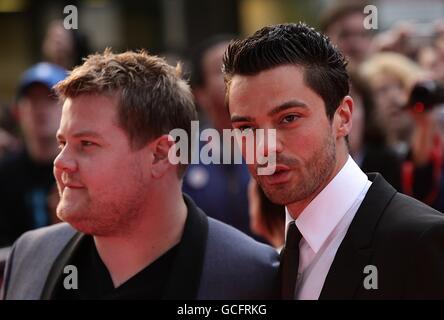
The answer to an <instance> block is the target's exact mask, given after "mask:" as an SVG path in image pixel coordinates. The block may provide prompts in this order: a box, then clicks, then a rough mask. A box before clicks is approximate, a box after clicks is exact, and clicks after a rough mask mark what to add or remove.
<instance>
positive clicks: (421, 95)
mask: <svg viewBox="0 0 444 320" xmlns="http://www.w3.org/2000/svg"><path fill="white" fill-rule="evenodd" d="M440 104H444V86H443V85H442V84H440V83H439V82H437V81H435V80H426V81H421V82H418V83H417V84H416V85H415V86H414V87H413V89H412V91H411V93H410V97H409V101H408V103H407V108H411V109H413V110H414V111H416V112H423V111H429V110H431V109H433V108H434V107H436V106H437V105H440Z"/></svg>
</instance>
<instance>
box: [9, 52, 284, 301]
mask: <svg viewBox="0 0 444 320" xmlns="http://www.w3.org/2000/svg"><path fill="white" fill-rule="evenodd" d="M55 89H56V91H57V92H58V94H59V96H60V97H61V98H62V99H63V100H64V105H63V111H62V119H61V123H60V128H59V130H58V133H57V140H58V142H59V145H60V153H59V155H58V157H57V158H56V160H55V161H54V175H55V177H56V180H57V185H58V189H59V193H60V203H59V204H58V207H57V215H58V217H59V218H60V219H62V220H63V221H65V223H62V224H59V225H56V226H53V227H49V228H44V229H40V230H37V231H33V232H30V233H27V234H25V235H24V236H23V237H21V238H20V239H19V240H18V241H17V242H16V244H15V245H14V247H13V250H12V253H11V256H10V258H9V261H8V264H7V270H6V273H5V284H4V288H3V297H4V298H6V299H40V298H42V299H74V300H76V299H265V298H273V297H274V294H275V287H276V286H275V283H276V281H275V276H276V270H277V269H276V268H277V256H276V253H275V252H274V250H273V249H272V248H270V247H267V246H265V245H262V244H259V243H257V242H255V241H254V240H252V239H251V238H248V237H247V236H245V235H244V234H242V233H241V232H239V231H237V230H235V229H233V228H231V227H229V226H227V225H225V224H223V223H220V222H217V221H215V220H213V219H211V218H207V216H206V215H205V214H204V213H203V212H202V211H201V210H200V209H199V208H198V207H197V206H196V205H195V204H194V203H193V201H192V200H191V199H190V198H189V197H187V196H186V195H183V194H182V192H181V182H182V181H181V177H182V174H183V171H184V165H181V166H180V167H179V166H178V165H175V164H172V163H171V161H169V158H168V153H169V151H170V149H171V148H174V141H172V140H171V139H169V132H170V131H171V130H173V129H183V130H185V131H186V132H187V133H188V136H190V131H191V121H192V120H195V119H196V111H195V107H194V104H193V97H192V95H191V93H190V89H189V87H188V84H187V83H186V82H185V81H184V80H183V79H182V78H181V76H180V70H179V68H174V67H171V66H169V65H168V64H167V63H166V62H165V61H164V60H163V59H161V58H159V57H155V56H151V55H148V54H147V53H145V52H143V51H142V52H138V53H135V52H125V53H122V54H113V53H112V52H111V51H110V50H106V51H105V52H104V53H103V54H96V55H92V56H89V57H88V59H86V61H85V63H84V64H83V65H81V66H79V67H77V68H75V69H74V70H73V71H72V73H71V74H70V76H69V77H68V78H67V79H66V80H64V81H62V82H60V83H59V84H57V86H56V88H55ZM233 244H235V245H233ZM31 268H32V269H31ZM31 270H32V272H31ZM258 279H259V280H260V281H258Z"/></svg>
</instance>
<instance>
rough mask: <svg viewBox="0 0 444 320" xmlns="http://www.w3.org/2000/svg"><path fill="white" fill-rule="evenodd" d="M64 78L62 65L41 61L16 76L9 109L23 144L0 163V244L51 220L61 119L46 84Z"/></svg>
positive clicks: (7, 243)
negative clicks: (51, 197)
mask: <svg viewBox="0 0 444 320" xmlns="http://www.w3.org/2000/svg"><path fill="white" fill-rule="evenodd" d="M66 76H67V71H66V70H64V69H63V68H60V67H58V66H56V65H53V64H50V63H45V62H42V63H38V64H36V65H34V66H32V67H31V68H29V69H28V70H26V71H25V72H24V73H23V75H22V77H21V80H20V83H19V86H18V90H17V97H16V101H15V103H14V106H13V112H14V115H15V116H16V118H17V121H18V123H19V125H20V129H21V133H22V137H23V142H24V148H23V150H20V151H19V152H16V153H14V154H10V155H7V156H5V157H4V158H3V159H2V160H1V162H0V248H1V247H7V246H10V245H11V244H12V243H13V242H14V241H15V240H16V239H17V238H18V237H19V236H20V235H21V234H22V233H23V232H25V231H27V230H30V229H34V228H38V227H42V226H45V225H48V224H50V223H51V215H50V214H49V208H48V195H49V193H50V192H51V191H52V190H53V189H54V185H55V181H54V177H53V174H52V163H53V161H54V159H55V157H56V155H57V153H58V149H57V148H58V145H57V141H56V139H55V135H56V131H57V128H58V125H59V123H60V117H61V104H60V102H59V101H58V98H57V97H56V95H55V94H54V92H53V90H52V87H53V86H54V85H55V84H56V83H58V82H59V81H61V80H63V79H64V78H65V77H66Z"/></svg>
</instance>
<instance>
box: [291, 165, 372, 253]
mask: <svg viewBox="0 0 444 320" xmlns="http://www.w3.org/2000/svg"><path fill="white" fill-rule="evenodd" d="M367 181H368V178H367V175H366V174H365V173H364V172H362V170H361V169H360V168H359V166H358V165H357V164H356V162H355V161H353V159H352V158H351V157H350V156H349V157H348V160H347V162H346V163H345V165H344V166H343V167H342V169H341V170H340V171H339V172H338V173H337V174H336V176H335V177H334V178H333V179H332V180H331V181H330V182H329V184H327V186H326V187H325V188H324V189H322V191H321V192H320V193H319V194H318V195H317V196H316V197H315V198H314V199H313V200H312V201H311V202H310V203H309V205H308V206H307V207H306V208H305V209H304V210H303V211H302V213H301V214H300V215H299V217H298V218H297V219H296V222H295V223H296V226H297V227H298V229H299V231H300V232H301V234H302V236H303V237H304V239H305V241H306V242H307V243H308V245H309V246H310V247H311V249H312V250H313V251H314V252H316V253H317V252H318V251H319V249H320V248H321V247H322V245H323V244H324V242H325V241H326V240H327V238H328V236H329V235H330V234H331V232H332V231H333V229H334V228H335V227H336V226H337V225H338V223H339V221H340V220H341V219H342V217H343V216H344V215H345V214H346V212H347V211H348V210H349V209H350V207H351V206H352V205H353V203H354V202H355V201H356V199H357V198H358V196H359V195H360V193H361V192H362V190H363V189H364V188H365V186H366V183H367ZM285 212H286V224H285V225H286V230H287V228H288V224H289V223H290V222H292V221H293V220H294V219H293V218H292V217H291V215H290V213H289V211H288V208H285Z"/></svg>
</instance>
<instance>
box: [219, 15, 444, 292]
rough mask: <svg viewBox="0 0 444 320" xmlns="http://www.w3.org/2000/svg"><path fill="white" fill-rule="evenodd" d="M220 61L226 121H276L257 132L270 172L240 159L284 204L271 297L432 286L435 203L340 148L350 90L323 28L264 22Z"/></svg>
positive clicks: (440, 270) (442, 238)
mask: <svg viewBox="0 0 444 320" xmlns="http://www.w3.org/2000/svg"><path fill="white" fill-rule="evenodd" d="M224 71H225V81H226V85H227V102H228V109H229V112H230V114H231V121H232V124H233V127H234V128H238V129H240V130H241V131H242V132H244V133H245V134H251V135H254V134H255V132H256V130H257V129H265V130H269V129H275V130H276V141H274V142H273V141H258V142H257V143H258V148H259V146H260V145H261V144H263V145H265V150H264V153H265V154H268V153H272V152H275V153H276V171H275V173H274V174H272V175H268V176H267V175H258V174H257V169H258V167H259V165H257V164H253V165H249V167H250V170H251V172H252V174H253V175H254V176H255V178H256V180H257V181H258V183H259V184H260V186H261V187H262V188H263V190H264V192H265V193H266V195H267V196H268V197H269V198H270V199H271V201H273V202H275V203H278V204H282V205H286V207H287V219H286V226H287V227H286V244H285V247H284V249H283V253H282V256H281V257H282V259H281V281H282V288H281V295H282V298H284V299H294V298H296V299H423V298H441V299H442V298H444V253H443V252H444V215H443V214H442V213H440V212H438V211H435V210H433V209H432V208H430V207H428V206H426V205H424V204H422V203H420V202H418V201H416V200H414V199H412V198H410V197H408V196H405V195H403V194H400V193H398V192H396V190H395V189H394V188H393V187H392V186H390V184H388V183H387V182H386V181H385V180H384V178H383V177H382V176H381V175H380V174H377V173H376V174H375V173H371V174H368V175H366V174H364V173H363V172H362V171H361V170H360V169H359V167H358V166H357V164H356V163H355V162H354V161H353V159H352V158H351V157H350V156H349V151H348V146H347V141H346V137H347V136H348V134H349V133H350V129H351V125H352V120H351V119H352V112H353V100H352V98H351V97H350V96H349V95H348V93H349V84H348V80H349V79H348V75H347V72H346V62H345V59H344V57H343V55H342V54H341V53H340V52H339V51H338V50H337V49H336V48H335V47H334V46H333V45H332V44H331V42H330V41H329V39H328V38H326V37H325V36H324V35H322V34H320V33H318V32H316V31H315V30H314V29H312V28H310V27H308V26H307V25H305V24H302V23H298V24H281V25H275V26H269V27H265V28H263V29H261V30H259V31H257V32H256V33H255V34H253V35H252V36H250V37H248V38H246V39H243V40H238V41H235V42H233V43H231V44H230V46H229V47H228V49H227V51H226V53H225V57H224ZM259 150H260V148H259ZM244 151H245V150H244Z"/></svg>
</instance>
